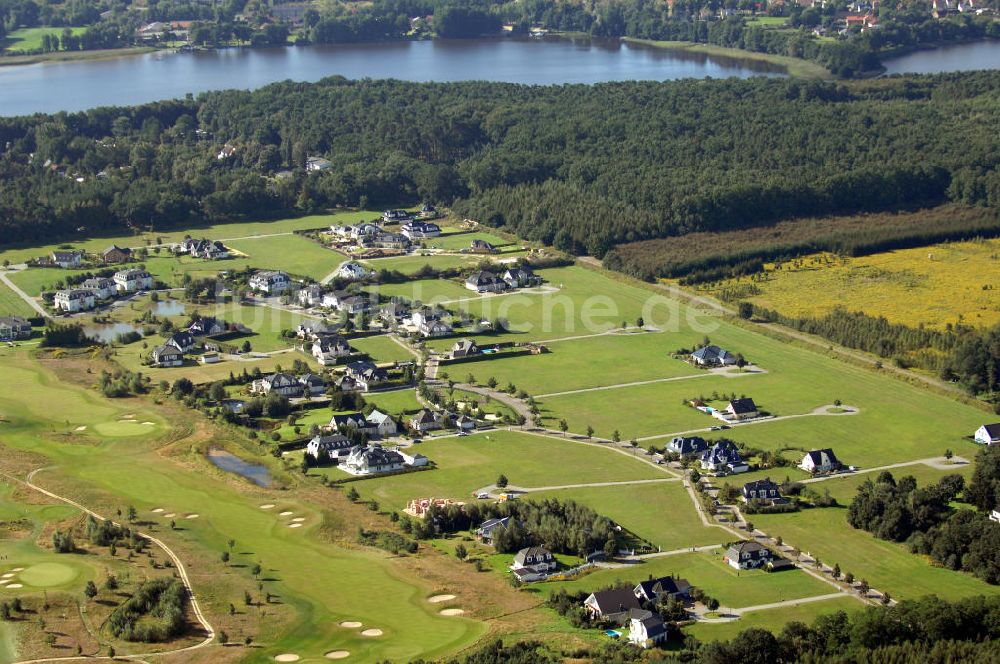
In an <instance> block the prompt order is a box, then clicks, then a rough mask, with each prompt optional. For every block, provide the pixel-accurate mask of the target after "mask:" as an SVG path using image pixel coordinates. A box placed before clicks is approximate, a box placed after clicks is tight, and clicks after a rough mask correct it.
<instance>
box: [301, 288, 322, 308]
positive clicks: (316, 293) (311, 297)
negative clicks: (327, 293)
mask: <svg viewBox="0 0 1000 664" xmlns="http://www.w3.org/2000/svg"><path fill="white" fill-rule="evenodd" d="M295 297H296V298H297V299H298V301H299V306H302V307H315V306H317V305H319V304H320V303H321V302H322V301H323V287H322V286H320V285H319V284H309V285H308V286H306V287H305V288H300V289H299V292H298V293H296V294H295Z"/></svg>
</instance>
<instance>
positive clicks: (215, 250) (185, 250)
mask: <svg viewBox="0 0 1000 664" xmlns="http://www.w3.org/2000/svg"><path fill="white" fill-rule="evenodd" d="M176 251H177V253H178V254H187V255H189V256H193V257H195V258H204V259H206V260H213V261H215V260H222V259H224V258H229V250H228V249H226V247H225V245H224V244H222V242H220V241H218V240H208V239H205V238H202V239H200V240H196V239H194V238H192V237H191V236H190V235H185V236H184V239H183V240H181V242H180V243H178V244H177V246H176Z"/></svg>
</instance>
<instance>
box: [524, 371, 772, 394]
mask: <svg viewBox="0 0 1000 664" xmlns="http://www.w3.org/2000/svg"><path fill="white" fill-rule="evenodd" d="M766 373H767V371H764V370H763V369H758V370H756V371H745V372H730V371H716V370H710V371H703V372H701V373H696V374H691V375H689V376H672V377H670V378H652V379H650V380H637V381H634V382H632V383H618V384H616V385H602V386H600V387H586V388H583V389H579V390H566V391H565V392H549V393H548V394H536V395H535V398H536V399H542V398H544V397H562V396H567V395H570V394H584V393H586V392H601V391H603V390H617V389H621V388H623V387H637V386H639V385H653V384H654V383H670V382H673V381H677V380H693V379H695V378H708V377H711V376H723V377H725V378H738V377H740V376H756V375H759V374H766Z"/></svg>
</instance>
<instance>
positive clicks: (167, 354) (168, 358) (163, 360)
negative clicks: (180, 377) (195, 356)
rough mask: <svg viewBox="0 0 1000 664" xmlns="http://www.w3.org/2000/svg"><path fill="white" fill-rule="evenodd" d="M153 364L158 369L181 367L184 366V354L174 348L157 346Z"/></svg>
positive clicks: (154, 350) (153, 355)
mask: <svg viewBox="0 0 1000 664" xmlns="http://www.w3.org/2000/svg"><path fill="white" fill-rule="evenodd" d="M152 358H153V364H155V365H156V366H158V367H179V366H181V365H182V364H184V353H182V352H181V351H179V350H177V349H176V348H175V347H173V346H157V347H156V348H154V349H153V353H152Z"/></svg>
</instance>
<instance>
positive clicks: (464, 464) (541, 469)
mask: <svg viewBox="0 0 1000 664" xmlns="http://www.w3.org/2000/svg"><path fill="white" fill-rule="evenodd" d="M412 451H413V452H419V453H421V454H423V455H425V456H427V457H428V458H430V460H431V461H432V462H434V463H435V464H437V468H435V469H433V470H428V471H422V472H416V473H407V474H404V475H396V476H392V477H381V478H373V479H367V480H363V481H359V482H354V483H353V484H352V486H354V487H356V488H357V490H358V491H359V492H360V493H361V495H362V496H364V497H365V498H374V499H376V500H378V501H379V502H380V503H381V504H382V505H384V506H385V508H387V509H393V510H402V509H403V508H404V507H406V503H407V501H409V500H411V499H413V498H428V497H431V496H434V497H439V498H452V499H455V500H463V501H464V500H469V499H470V496H471V494H472V492H473V491H475V490H477V489H480V488H482V487H484V486H487V485H490V484H493V483H494V482H495V481H496V479H497V477H498V476H499V475H500V474H501V473H503V474H505V475H506V476H507V477H508V479H509V480H510V483H511V484H512V485H516V486H528V487H540V486H551V485H563V484H577V483H584V482H613V481H623V480H634V479H650V478H658V477H662V476H663V473H661V472H659V471H658V470H656V469H654V468H650V467H649V466H647V465H645V464H641V463H639V462H637V461H633V460H632V459H629V458H628V457H625V456H622V455H620V454H615V453H613V452H609V451H607V450H603V449H600V448H598V447H596V446H592V445H584V444H581V443H574V442H571V441H568V440H567V441H564V440H559V439H554V438H548V437H542V436H535V435H531V434H527V433H520V432H516V431H490V432H486V433H478V434H475V435H471V436H465V437H451V438H444V439H440V440H428V441H425V442H423V443H421V444H419V445H415V446H414V447H413V448H412ZM323 470H324V471H326V472H328V473H330V475H331V477H344V473H343V471H339V470H337V469H335V468H330V469H323ZM314 472H319V471H314Z"/></svg>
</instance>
